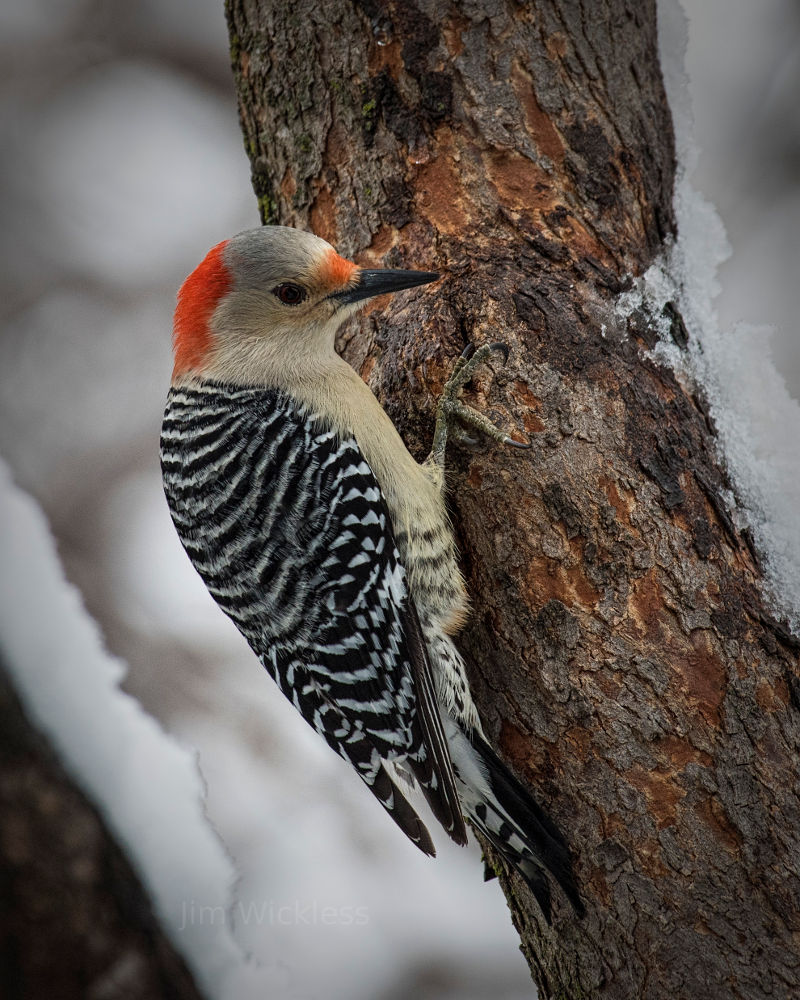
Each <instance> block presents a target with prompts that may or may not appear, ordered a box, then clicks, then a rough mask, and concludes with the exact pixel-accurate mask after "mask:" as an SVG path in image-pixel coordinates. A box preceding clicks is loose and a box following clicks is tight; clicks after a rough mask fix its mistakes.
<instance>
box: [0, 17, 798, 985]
mask: <svg viewBox="0 0 800 1000" xmlns="http://www.w3.org/2000/svg"><path fill="white" fill-rule="evenodd" d="M683 6H684V8H685V10H686V12H687V15H688V17H689V20H690V24H689V39H690V41H689V51H688V56H687V68H688V71H689V74H690V77H691V84H692V95H693V99H694V107H695V121H696V129H695V136H696V141H697V143H698V145H699V146H700V157H699V164H698V168H697V171H696V174H695V184H696V186H697V187H699V188H700V189H701V190H702V191H703V192H704V193H705V194H706V195H707V196H708V197H709V198H710V199H711V200H712V201H714V202H715V203H716V205H717V207H718V209H719V211H720V213H721V215H722V217H723V220H724V222H725V225H726V226H727V230H728V235H729V239H730V241H731V244H732V246H733V250H734V252H733V255H732V257H731V259H730V260H729V261H728V262H727V263H726V264H725V265H724V266H723V269H722V272H721V275H720V277H721V281H722V285H723V291H722V294H721V296H720V298H719V300H718V308H719V312H720V317H721V320H722V323H723V326H729V325H731V324H733V323H735V322H736V321H738V320H745V321H747V322H751V323H755V324H762V323H769V324H773V325H774V327H775V334H774V336H773V338H772V341H771V343H770V344H766V343H765V350H771V351H772V352H773V355H774V357H775V360H776V362H777V365H778V368H779V370H780V371H781V372H782V373H783V375H784V377H785V379H786V381H787V384H788V386H789V388H790V391H791V392H792V393H793V394H794V395H795V397H797V396H798V395H800V339H799V338H798V337H797V335H796V315H797V314H798V312H799V311H800V292H799V291H798V289H799V286H800V282H799V281H798V278H799V277H800V274H799V273H798V262H800V252H799V251H800V235H799V234H800V117H798V114H797V111H796V105H797V96H798V94H800V5H798V4H797V3H796V2H795V0H760V2H759V3H758V4H753V3H752V2H750V3H748V2H747V0H683ZM0 79H2V91H1V92H0V115H1V116H2V127H3V147H4V154H5V155H4V157H3V160H2V165H1V166H0V183H2V199H1V200H0V211H2V225H1V226H0V241H1V242H0V253H2V275H1V276H0V282H2V296H0V310H2V320H3V328H4V329H3V334H2V339H1V340H0V453H2V455H3V456H4V458H5V459H6V460H7V461H8V462H9V464H10V465H11V467H12V470H13V472H14V476H15V478H16V480H17V482H18V483H19V485H20V486H22V487H23V488H24V489H26V490H28V491H29V492H30V493H31V494H33V495H34V496H35V497H36V498H37V500H38V501H39V503H40V504H41V505H42V507H43V508H44V510H45V512H46V514H47V516H48V517H49V519H50V522H51V525H52V529H53V532H54V535H55V537H56V539H57V543H58V547H59V551H60V555H61V558H62V560H63V562H64V566H65V570H66V573H67V576H68V577H69V579H71V580H72V581H73V582H74V583H75V584H76V585H77V586H78V587H79V588H80V589H81V591H82V593H83V595H84V599H85V602H86V606H87V608H88V610H89V612H90V613H91V614H92V615H93V617H94V618H95V619H96V620H97V621H98V622H99V623H100V626H101V628H102V630H103V633H104V635H105V638H106V642H107V645H108V647H109V649H110V650H112V651H113V652H114V653H116V654H118V655H119V656H120V657H122V658H123V659H124V660H125V661H127V663H128V664H129V674H128V678H127V680H126V682H125V687H126V688H127V689H128V690H129V691H130V692H131V693H133V694H134V695H135V696H136V697H138V698H139V699H140V700H141V702H142V703H143V704H144V706H145V707H146V708H147V709H148V710H149V711H150V712H151V713H153V714H154V715H155V716H157V717H158V718H159V719H160V720H161V721H162V723H163V724H164V725H165V727H166V728H167V729H168V730H169V731H170V732H172V733H173V734H175V735H176V736H177V737H178V738H179V740H181V741H182V742H183V743H184V744H185V745H187V746H191V747H194V748H197V752H198V760H199V765H200V768H201V770H202V773H203V775H204V778H205V780H206V783H207V786H208V814H209V817H210V819H211V821H212V823H213V824H214V826H215V827H216V829H217V830H218V832H219V834H220V836H221V837H222V839H223V840H224V842H225V844H226V846H227V848H228V850H229V852H230V853H231V855H232V856H233V858H234V860H235V863H236V865H237V868H238V870H239V872H240V874H241V881H240V884H239V900H240V902H241V903H242V904H243V906H244V910H240V912H242V913H247V912H249V913H250V914H251V915H252V919H242V920H240V922H239V925H238V927H237V930H236V933H237V936H238V938H239V940H240V941H241V942H242V943H243V944H244V946H245V948H246V949H247V950H249V951H251V952H252V953H253V955H254V956H255V957H256V958H258V959H259V960H261V961H262V962H264V963H265V964H270V965H275V966H279V967H280V968H282V969H284V970H285V974H286V977H285V978H286V983H287V994H286V995H287V996H294V995H300V996H315V995H320V996H322V995H324V996H326V997H328V998H331V1000H339V998H341V1000H344V998H348V1000H359V998H361V997H364V998H365V1000H366V998H368V997H369V998H379V1000H393V998H398V1000H399V998H401V997H407V996H410V995H414V996H415V997H420V998H428V997H429V998H432V1000H433V998H446V997H453V998H455V997H458V998H463V1000H469V998H471V997H474V998H476V1000H478V998H486V997H490V996H491V997H493V998H498V1000H501V998H512V997H520V998H522V997H529V996H530V994H531V986H530V979H529V974H528V970H527V967H526V965H525V962H524V961H523V959H522V957H521V955H520V954H519V952H518V950H517V948H518V942H517V938H516V935H515V932H514V929H513V927H512V925H511V921H510V919H509V916H508V913H507V911H506V908H505V902H504V899H503V897H502V894H501V892H500V890H499V888H498V887H497V885H496V884H493V883H490V884H484V883H483V882H482V878H481V873H482V869H481V866H480V863H479V861H478V859H477V851H476V850H475V849H474V848H473V849H471V852H470V853H468V852H462V851H458V850H457V849H455V848H453V849H450V847H449V846H448V844H446V843H445V842H444V838H443V837H442V836H437V838H436V839H437V845H438V846H439V847H440V857H439V859H438V860H437V861H436V862H431V861H429V860H427V859H425V858H423V857H422V856H421V855H420V854H419V853H418V852H416V851H415V850H414V849H413V848H412V847H411V846H410V845H409V844H408V842H407V841H406V840H405V838H404V837H403V836H402V834H400V833H399V832H397V831H396V830H395V829H394V827H393V825H392V824H391V823H389V822H387V821H386V819H385V816H384V814H383V813H382V811H381V810H379V809H376V808H375V805H374V802H373V800H372V798H371V796H370V795H369V793H368V792H367V791H366V790H365V789H363V788H362V787H361V786H360V783H359V782H357V781H356V780H355V779H354V778H353V776H352V775H351V773H350V771H349V769H348V768H347V767H346V766H345V765H344V764H342V763H341V762H340V761H338V759H336V758H334V756H333V755H332V754H331V753H330V752H329V751H328V749H327V747H325V746H324V745H323V744H322V743H321V741H318V739H317V738H316V736H315V735H314V734H313V733H312V732H311V730H310V729H309V728H308V727H307V726H306V725H305V724H304V723H303V722H302V721H301V720H300V719H299V717H296V715H295V713H294V712H293V710H292V709H291V708H290V706H289V705H288V703H286V702H284V700H283V699H282V698H281V697H280V696H279V695H278V694H277V692H276V690H275V689H274V687H273V685H272V684H271V683H269V682H268V680H267V679H266V678H265V677H264V675H263V673H262V672H261V671H260V669H259V668H258V666H257V665H256V663H255V661H254V660H253V658H252V656H251V655H250V653H249V651H248V650H247V648H246V647H245V645H244V642H243V640H241V639H240V637H239V636H238V633H237V632H236V631H235V629H234V628H233V626H232V625H230V624H229V623H228V621H227V620H226V619H224V618H223V616H222V615H221V614H220V613H219V612H218V611H217V610H216V608H215V606H214V605H213V604H212V602H211V599H210V598H209V597H208V595H207V594H206V592H205V589H204V588H203V586H202V584H201V583H200V581H199V579H198V578H197V577H196V576H195V574H194V571H193V570H192V569H191V568H190V566H189V564H188V561H187V560H186V558H185V556H184V554H183V552H182V550H181V549H180V546H179V544H178V542H177V538H176V536H175V534H174V532H173V530H172V527H171V524H170V522H169V518H168V514H167V510H166V506H165V504H164V500H163V497H162V493H161V486H160V476H159V469H158V433H159V425H160V420H161V411H162V408H163V401H164V397H165V394H166V390H167V385H168V380H169V373H170V369H171V360H170V329H171V315H172V309H173V303H174V296H175V291H176V289H177V287H178V285H179V284H180V282H181V281H182V279H183V278H184V277H185V276H186V274H187V273H188V272H189V271H191V270H192V269H193V267H194V266H195V265H196V264H197V263H198V261H199V259H200V257H201V256H202V255H203V253H204V252H205V250H206V249H207V248H209V247H210V246H212V245H213V244H215V243H217V242H219V241H220V240H221V239H224V238H225V237H226V236H229V235H230V234H232V233H234V232H236V231H238V230H240V229H243V228H247V227H250V226H255V225H257V224H258V222H259V220H258V216H257V212H256V203H255V198H254V196H253V194H252V191H251V189H250V181H249V165H248V162H247V158H246V156H245V153H244V149H243V145H242V140H241V136H240V134H239V129H238V119H237V111H236V102H235V95H234V90H233V82H232V78H231V75H230V71H229V67H228V51H227V34H226V29H225V23H224V17H223V13H222V0H138V2H137V3H135V4H130V3H128V2H125V0H102V2H101V0H58V2H56V0H26V2H25V3H22V2H21V0H20V2H18V3H17V4H16V5H10V4H5V5H3V7H2V10H0ZM5 569H6V571H8V568H5ZM42 626H43V627H44V628H46V627H47V622H43V623H42ZM198 903H200V904H201V905H202V901H198ZM282 907H283V908H285V907H289V908H290V910H292V911H293V912H295V914H296V916H295V918H287V919H285V920H284V919H280V918H279V916H278V911H279V910H280V908H282ZM309 907H312V908H313V907H316V908H317V909H316V910H309ZM322 907H333V908H335V909H337V910H338V912H339V914H340V919H338V920H336V921H334V922H333V923H331V924H322V923H320V922H319V921H318V920H316V921H315V920H313V919H312V918H311V916H310V915H311V914H312V913H313V912H318V911H319V910H321V908H322ZM248 908H249V909H248ZM281 912H282V913H283V916H284V917H287V911H286V910H285V909H284V910H282V911H281ZM356 912H357V913H358V915H359V917H358V919H357V920H350V919H348V918H347V916H346V914H349V913H356Z"/></svg>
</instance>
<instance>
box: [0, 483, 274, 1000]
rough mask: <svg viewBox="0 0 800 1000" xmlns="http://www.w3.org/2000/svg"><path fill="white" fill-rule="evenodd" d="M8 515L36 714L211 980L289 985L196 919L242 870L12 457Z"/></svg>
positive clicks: (14, 636) (13, 665) (231, 997)
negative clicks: (198, 905) (198, 904)
mask: <svg viewBox="0 0 800 1000" xmlns="http://www.w3.org/2000/svg"><path fill="white" fill-rule="evenodd" d="M0 524H2V526H3V532H2V535H0V565H2V566H3V570H4V571H3V573H2V575H0V636H2V639H0V648H2V655H3V661H4V663H5V664H6V665H7V667H8V669H9V670H10V672H11V676H12V679H13V681H14V684H15V686H16V688H17V690H18V692H19V694H20V696H21V697H22V699H23V702H24V705H25V707H26V709H27V711H28V713H29V714H30V716H31V717H32V719H33V721H34V723H35V724H36V725H37V726H38V727H39V728H41V729H42V730H43V731H44V733H45V734H46V735H47V737H48V738H49V740H50V741H51V743H52V744H53V746H54V747H55V749H56V750H57V752H58V753H59V755H60V757H61V759H62V761H63V762H64V764H65V765H66V767H67V768H68V770H69V771H70V772H71V774H72V776H73V778H74V779H75V780H76V781H77V782H78V784H79V785H80V786H81V787H82V788H83V789H84V791H85V792H86V794H87V795H88V796H89V797H90V799H91V800H92V801H94V802H95V803H96V804H97V805H98V807H99V808H100V810H101V812H102V813H103V815H104V816H105V818H106V820H107V822H108V823H109V825H110V827H111V829H112V830H113V831H114V832H115V834H116V835H117V837H118V838H119V840H120V841H121V842H122V844H124V846H125V849H126V851H127V853H128V857H129V858H130V859H131V860H132V861H133V863H134V865H135V866H136V868H137V869H138V871H139V874H140V876H141V878H142V879H143V880H144V882H145V884H146V885H147V888H148V890H149V892H150V896H151V898H152V900H153V902H154V904H155V908H156V912H157V914H158V916H159V918H160V920H161V922H162V925H163V926H164V927H165V928H166V930H167V932H168V933H169V934H170V935H171V937H172V940H173V942H174V944H175V946H176V948H177V949H178V950H179V951H180V952H181V953H182V954H183V955H184V957H185V958H186V959H187V961H188V962H189V963H190V965H191V967H192V969H193V970H194V973H195V975H196V976H197V978H198V981H199V984H200V986H201V987H202V988H204V989H206V990H207V991H208V993H209V995H210V996H212V997H215V998H217V997H218V998H220V1000H223V998H224V1000H248V998H250V997H252V998H253V1000H256V998H262V997H264V996H265V995H266V996H271V995H276V994H275V992H274V991H275V990H276V988H278V989H280V990H281V991H283V988H284V986H285V982H284V980H285V977H284V976H283V974H279V975H278V976H277V978H276V975H275V972H274V970H271V969H269V968H262V967H259V966H258V965H257V964H256V963H254V962H252V961H249V960H248V959H247V958H246V957H245V956H244V954H243V952H242V950H241V948H240V947H239V946H238V945H237V943H236V942H235V940H234V939H233V937H232V935H231V933H230V930H229V927H228V926H227V925H226V924H225V923H223V922H214V921H211V920H206V921H200V920H194V921H192V920H191V919H187V914H189V913H190V912H191V906H192V902H193V901H195V900H199V901H202V905H205V906H208V907H210V908H213V909H215V910H216V908H219V909H218V910H216V912H219V913H225V912H227V909H228V906H229V904H230V900H231V890H232V885H233V881H234V878H235V876H234V869H233V865H232V862H231V860H230V858H229V857H228V856H227V854H226V852H225V850H224V848H223V847H222V844H221V842H220V841H219V839H218V838H217V837H216V835H215V834H214V833H213V832H212V830H211V827H210V826H209V824H208V821H207V819H206V817H205V814H204V807H203V786H202V782H201V780H200V777H199V774H198V771H197V767H196V763H195V760H194V757H193V755H192V754H191V753H189V752H188V751H187V750H185V749H182V748H181V747H179V746H178V744H177V743H176V742H175V740H174V739H172V738H171V737H169V736H168V735H167V734H166V733H164V731H163V730H162V729H161V727H160V726H159V725H158V723H156V721H155V720H154V719H153V718H152V717H151V716H149V715H147V714H146V713H145V712H144V711H143V710H142V708H141V706H140V705H139V704H138V702H137V701H136V700H135V699H133V698H132V697H130V695H127V694H125V693H124V692H122V691H121V690H120V689H119V683H120V681H121V679H122V677H123V676H124V672H125V668H124V666H123V664H122V663H121V662H120V661H119V660H116V659H114V658H113V657H111V656H110V655H109V654H108V653H107V652H106V650H105V649H104V648H103V644H102V641H101V638H100V636H99V633H98V630H97V628H96V626H95V625H94V623H93V622H92V621H91V620H90V619H89V617H88V615H87V614H86V612H85V610H84V608H83V606H82V603H81V599H80V596H79V594H78V592H77V591H76V590H75V589H74V588H73V587H71V586H70V585H69V584H68V583H67V582H66V581H65V579H64V576H63V572H62V570H61V567H60V564H59V562H58V557H57V555H56V552H55V547H54V544H53V540H52V537H51V536H50V532H49V529H48V527H47V522H46V520H45V518H44V516H43V515H42V513H41V511H40V510H39V509H38V507H37V506H36V504H35V503H34V502H33V501H32V500H31V499H30V498H29V497H27V496H26V495H24V494H23V493H22V492H21V491H19V490H18V489H17V488H16V487H15V486H14V485H13V483H12V481H11V476H10V473H9V471H8V468H7V466H6V465H5V463H0ZM280 995H284V993H283V992H281V994H280Z"/></svg>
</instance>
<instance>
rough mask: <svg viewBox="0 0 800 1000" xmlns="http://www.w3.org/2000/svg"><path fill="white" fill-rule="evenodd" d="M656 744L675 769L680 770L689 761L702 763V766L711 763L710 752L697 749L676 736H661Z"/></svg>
mask: <svg viewBox="0 0 800 1000" xmlns="http://www.w3.org/2000/svg"><path fill="white" fill-rule="evenodd" d="M657 746H658V749H659V750H660V751H662V753H663V755H664V756H665V757H666V759H667V760H668V761H669V763H670V765H671V767H672V769H673V770H675V771H682V770H683V768H684V767H686V765H687V764H689V763H694V764H702V765H703V766H704V767H709V766H710V765H711V756H710V754H707V753H705V752H704V751H703V750H698V749H697V747H694V746H692V744H691V743H688V742H687V741H686V740H682V739H680V737H678V736H670V735H667V736H662V737H661V738H660V739H659V740H658V743H657Z"/></svg>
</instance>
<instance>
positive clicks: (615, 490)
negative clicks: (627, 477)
mask: <svg viewBox="0 0 800 1000" xmlns="http://www.w3.org/2000/svg"><path fill="white" fill-rule="evenodd" d="M597 485H598V486H599V487H600V489H601V490H602V491H603V492H604V493H605V495H606V497H607V498H608V502H609V503H610V504H611V506H612V507H613V508H614V510H615V511H616V513H617V519H618V520H619V521H620V522H622V523H623V524H627V526H628V527H629V528H630V527H632V525H631V513H632V512H633V508H634V507H635V505H636V500H635V497H634V495H633V493H632V492H630V491H626V493H627V496H626V497H625V498H624V499H623V497H622V496H621V495H620V491H619V487H618V484H617V483H615V482H613V480H611V479H608V478H607V477H606V476H599V477H598V479H597Z"/></svg>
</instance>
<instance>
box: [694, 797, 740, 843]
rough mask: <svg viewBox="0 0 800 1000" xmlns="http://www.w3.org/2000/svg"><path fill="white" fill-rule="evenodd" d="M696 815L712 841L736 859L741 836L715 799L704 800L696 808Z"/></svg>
mask: <svg viewBox="0 0 800 1000" xmlns="http://www.w3.org/2000/svg"><path fill="white" fill-rule="evenodd" d="M696 812H697V815H698V816H699V817H700V818H701V820H702V821H703V823H704V824H705V825H706V826H707V827H708V829H709V830H710V831H711V833H712V835H713V836H714V839H715V840H717V841H718V843H719V844H720V845H721V846H722V847H723V848H724V849H725V850H726V851H727V852H728V854H731V855H733V856H734V857H736V856H737V855H738V854H739V852H740V850H741V845H742V835H741V834H740V833H739V831H738V830H737V829H736V827H735V826H734V825H733V824H732V823H731V821H730V820H729V819H728V817H727V816H726V815H725V810H724V809H723V807H722V805H721V804H720V803H719V802H718V801H717V799H715V798H712V797H710V798H707V799H704V800H703V802H701V803H700V804H699V805H698V806H697V807H696Z"/></svg>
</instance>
